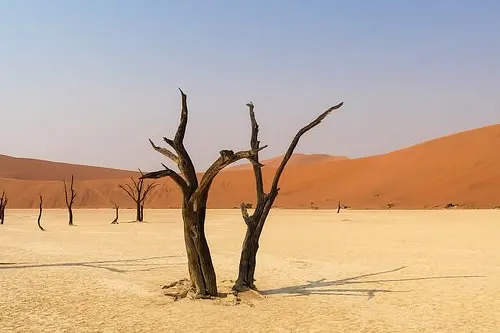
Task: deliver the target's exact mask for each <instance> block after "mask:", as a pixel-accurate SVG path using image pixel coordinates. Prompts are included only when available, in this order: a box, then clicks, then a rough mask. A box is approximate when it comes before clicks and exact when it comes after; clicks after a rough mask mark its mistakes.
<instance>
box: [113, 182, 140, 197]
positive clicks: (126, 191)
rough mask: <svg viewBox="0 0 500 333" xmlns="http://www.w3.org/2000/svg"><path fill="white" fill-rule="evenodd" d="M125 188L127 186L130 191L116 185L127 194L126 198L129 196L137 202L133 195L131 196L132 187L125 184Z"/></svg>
mask: <svg viewBox="0 0 500 333" xmlns="http://www.w3.org/2000/svg"><path fill="white" fill-rule="evenodd" d="M125 186H127V187H128V188H129V189H130V191H129V190H128V189H126V188H125V187H124V186H123V185H118V187H119V188H121V189H122V190H124V191H125V193H127V194H128V196H129V197H130V198H131V199H132V200H134V201H137V199H136V198H135V195H134V194H133V193H134V191H133V190H132V187H131V186H130V185H129V184H125Z"/></svg>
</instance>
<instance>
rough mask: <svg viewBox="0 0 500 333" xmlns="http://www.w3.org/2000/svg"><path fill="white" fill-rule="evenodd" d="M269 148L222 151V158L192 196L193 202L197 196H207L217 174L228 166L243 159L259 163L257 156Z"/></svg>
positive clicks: (205, 174)
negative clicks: (256, 159)
mask: <svg viewBox="0 0 500 333" xmlns="http://www.w3.org/2000/svg"><path fill="white" fill-rule="evenodd" d="M265 148H267V145H266V146H262V147H260V148H257V149H255V150H254V149H251V150H244V151H238V152H236V153H235V152H233V151H232V150H221V151H220V152H219V153H220V156H219V158H218V159H217V160H215V162H214V163H212V165H211V166H210V167H209V168H208V169H207V171H205V173H204V174H203V177H202V178H201V181H200V185H199V186H198V188H197V189H196V191H195V193H194V194H193V196H192V200H196V198H197V196H199V195H202V194H205V193H206V192H207V191H208V189H209V188H210V185H211V184H212V181H213V180H214V178H215V177H216V176H217V174H218V173H219V172H220V171H221V170H222V169H224V168H225V167H227V166H228V165H230V164H232V163H234V162H236V161H239V160H242V159H248V160H250V161H252V163H256V164H258V165H260V164H259V163H258V161H255V155H256V154H257V153H258V152H259V151H261V150H262V149H265Z"/></svg>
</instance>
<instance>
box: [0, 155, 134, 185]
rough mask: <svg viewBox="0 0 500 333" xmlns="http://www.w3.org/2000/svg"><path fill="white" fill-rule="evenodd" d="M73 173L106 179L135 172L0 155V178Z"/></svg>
mask: <svg viewBox="0 0 500 333" xmlns="http://www.w3.org/2000/svg"><path fill="white" fill-rule="evenodd" d="M72 174H73V175H74V176H75V177H76V178H77V179H80V180H88V179H107V178H124V177H130V176H132V175H133V176H135V175H136V173H135V172H131V171H125V170H116V169H110V168H101V167H94V166H87V165H76V164H69V163H60V162H51V161H43V160H37V159H31V158H20V157H12V156H6V155H0V178H11V179H19V180H37V181H58V180H62V179H63V178H64V177H67V178H69V177H71V175H72Z"/></svg>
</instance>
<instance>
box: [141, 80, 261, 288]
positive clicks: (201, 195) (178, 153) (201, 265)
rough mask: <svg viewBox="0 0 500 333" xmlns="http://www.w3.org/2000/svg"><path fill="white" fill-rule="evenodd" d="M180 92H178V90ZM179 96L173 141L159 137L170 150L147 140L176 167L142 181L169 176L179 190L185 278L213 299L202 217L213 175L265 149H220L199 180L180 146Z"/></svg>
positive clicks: (212, 273)
mask: <svg viewBox="0 0 500 333" xmlns="http://www.w3.org/2000/svg"><path fill="white" fill-rule="evenodd" d="M179 90H180V89H179ZM180 93H181V100H182V102H181V116H180V122H179V126H178V128H177V132H176V134H175V137H174V139H173V140H172V139H168V138H165V137H164V138H163V140H164V141H165V143H167V144H168V145H169V146H170V147H172V149H173V151H171V150H169V149H167V148H163V147H159V146H157V145H155V144H154V143H153V141H151V139H150V140H149V142H150V143H151V146H152V147H153V149H154V150H155V151H157V152H159V153H161V154H162V155H164V156H165V157H167V158H168V159H170V160H171V161H173V162H174V163H175V164H177V167H178V168H179V172H176V171H174V170H172V169H170V168H168V167H167V166H166V165H164V164H163V167H164V170H160V171H156V172H151V173H148V174H145V175H143V176H142V178H152V179H157V178H161V177H170V178H171V179H172V180H173V181H174V182H175V183H176V184H177V185H178V186H179V188H180V189H181V191H182V195H183V200H182V219H183V221H184V241H185V244H186V252H187V257H188V269H189V276H190V279H191V282H192V284H193V287H194V288H195V289H196V293H197V295H198V296H201V297H203V296H216V295H217V281H216V276H215V270H214V266H213V263H212V258H211V255H210V249H209V247H208V243H207V239H206V237H205V216H206V210H207V199H208V192H209V190H210V187H211V185H212V182H213V180H214V178H215V177H216V176H217V174H218V173H219V172H220V171H221V170H222V169H224V168H225V167H227V166H228V165H230V164H232V163H234V162H236V161H238V160H241V159H249V160H253V157H255V156H256V154H257V151H259V150H261V149H263V148H265V147H262V148H258V149H252V150H248V151H238V152H236V153H235V152H233V151H232V150H221V151H220V152H219V154H220V156H219V157H218V158H217V160H215V162H213V163H212V165H211V166H210V167H209V168H208V169H207V170H206V171H205V173H204V174H203V176H202V177H201V179H200V180H198V178H197V175H196V170H195V167H194V164H193V162H192V160H191V157H190V155H189V154H188V152H187V151H186V148H185V147H184V136H185V133H186V126H187V122H188V106H187V96H186V94H184V92H182V90H180Z"/></svg>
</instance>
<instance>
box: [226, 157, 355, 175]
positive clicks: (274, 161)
mask: <svg viewBox="0 0 500 333" xmlns="http://www.w3.org/2000/svg"><path fill="white" fill-rule="evenodd" d="M283 156H284V155H280V156H277V157H273V158H270V159H267V160H262V161H261V163H262V164H264V168H273V169H276V168H278V167H279V165H280V164H281V161H282V160H283ZM347 159H348V158H347V157H346V156H332V155H326V154H301V153H295V154H293V155H292V157H291V158H290V160H289V161H288V163H287V166H288V167H291V166H305V165H309V164H314V163H319V162H330V161H342V160H347ZM251 169H252V165H251V164H250V163H245V164H243V165H237V166H233V167H229V168H227V169H226V170H228V171H229V170H231V171H234V170H251Z"/></svg>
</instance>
